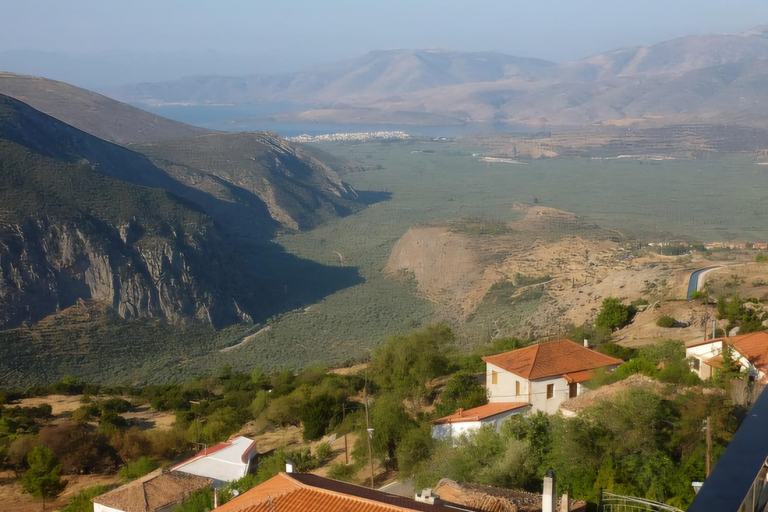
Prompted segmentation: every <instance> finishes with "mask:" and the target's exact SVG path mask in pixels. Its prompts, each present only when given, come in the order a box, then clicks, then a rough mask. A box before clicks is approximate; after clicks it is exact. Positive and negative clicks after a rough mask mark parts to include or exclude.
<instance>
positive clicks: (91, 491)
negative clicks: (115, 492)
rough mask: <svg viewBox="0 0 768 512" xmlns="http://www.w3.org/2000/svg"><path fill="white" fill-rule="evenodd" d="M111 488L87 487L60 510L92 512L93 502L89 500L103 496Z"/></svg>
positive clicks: (64, 511) (103, 486)
mask: <svg viewBox="0 0 768 512" xmlns="http://www.w3.org/2000/svg"><path fill="white" fill-rule="evenodd" d="M111 488H112V486H108V485H94V486H93V487H87V488H85V489H83V490H82V491H80V492H79V493H77V494H76V495H75V496H74V497H73V498H72V499H70V500H69V503H67V506H66V507H64V508H63V509H61V512H92V511H93V502H92V501H91V500H92V499H93V498H95V497H96V496H100V495H102V494H104V493H105V492H107V491H109V490H110V489H111Z"/></svg>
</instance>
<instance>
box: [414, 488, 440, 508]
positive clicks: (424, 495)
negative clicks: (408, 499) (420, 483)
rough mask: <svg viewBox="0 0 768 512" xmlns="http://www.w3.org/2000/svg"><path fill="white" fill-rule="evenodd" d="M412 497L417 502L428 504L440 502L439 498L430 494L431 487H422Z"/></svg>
mask: <svg viewBox="0 0 768 512" xmlns="http://www.w3.org/2000/svg"><path fill="white" fill-rule="evenodd" d="M414 499H415V500H416V501H418V502H419V503H426V504H428V505H434V504H435V503H439V502H440V498H439V497H437V496H436V495H434V494H432V489H429V488H427V489H424V490H423V491H421V492H417V493H416V496H415V497H414Z"/></svg>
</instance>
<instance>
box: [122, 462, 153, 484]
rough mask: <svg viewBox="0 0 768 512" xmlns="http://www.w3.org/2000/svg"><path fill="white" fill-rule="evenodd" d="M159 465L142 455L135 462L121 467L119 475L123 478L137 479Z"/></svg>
mask: <svg viewBox="0 0 768 512" xmlns="http://www.w3.org/2000/svg"><path fill="white" fill-rule="evenodd" d="M158 467H160V466H159V465H158V463H157V462H155V461H154V460H152V459H150V458H149V457H141V458H139V459H138V460H136V461H135V462H131V463H130V464H128V465H126V466H124V467H122V468H120V471H118V472H117V476H119V477H120V478H122V479H123V480H135V479H137V478H140V477H142V476H144V475H146V474H149V473H151V472H152V471H154V470H156V469H157V468H158Z"/></svg>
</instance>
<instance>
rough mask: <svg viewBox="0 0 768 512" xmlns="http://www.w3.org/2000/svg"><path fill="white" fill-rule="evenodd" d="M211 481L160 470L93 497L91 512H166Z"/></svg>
mask: <svg viewBox="0 0 768 512" xmlns="http://www.w3.org/2000/svg"><path fill="white" fill-rule="evenodd" d="M212 483H213V480H212V479H211V478H205V477H202V476H196V475H189V474H187V473H181V472H176V471H172V472H167V471H164V470H162V469H158V470H157V471H153V472H152V473H150V474H148V475H146V476H143V477H141V478H139V479H138V480H134V481H133V482H131V483H128V484H125V485H123V486H121V487H118V488H117V489H114V490H112V491H109V492H108V493H105V494H102V495H101V496H96V497H95V498H93V512H167V511H170V510H172V509H173V507H175V506H176V505H178V504H179V503H181V502H182V501H184V500H186V499H187V498H189V496H190V495H191V494H192V493H193V492H195V491H197V490H200V489H204V488H205V487H208V486H210V485H211V484H212Z"/></svg>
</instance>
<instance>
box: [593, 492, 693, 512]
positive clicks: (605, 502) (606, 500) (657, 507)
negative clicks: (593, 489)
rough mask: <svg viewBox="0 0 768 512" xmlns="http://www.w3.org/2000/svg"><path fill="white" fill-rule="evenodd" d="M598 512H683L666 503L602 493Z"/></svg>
mask: <svg viewBox="0 0 768 512" xmlns="http://www.w3.org/2000/svg"><path fill="white" fill-rule="evenodd" d="M597 510H598V512H682V511H681V510H680V509H677V508H675V507H671V506H669V505H666V504H664V503H658V502H655V501H651V500H646V499H643V498H635V497H633V496H619V495H618V494H611V493H610V492H604V491H602V490H601V491H600V500H599V502H598V506H597Z"/></svg>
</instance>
